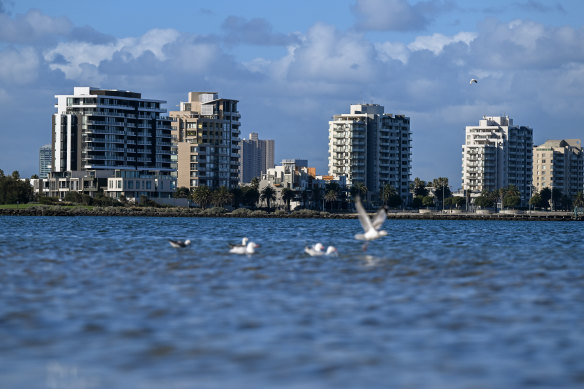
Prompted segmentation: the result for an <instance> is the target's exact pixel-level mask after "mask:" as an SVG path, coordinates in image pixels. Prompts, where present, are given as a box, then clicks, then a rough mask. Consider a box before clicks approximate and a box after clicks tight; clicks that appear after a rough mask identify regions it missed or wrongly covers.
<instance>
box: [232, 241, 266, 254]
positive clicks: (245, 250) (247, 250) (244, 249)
mask: <svg viewBox="0 0 584 389" xmlns="http://www.w3.org/2000/svg"><path fill="white" fill-rule="evenodd" d="M258 247H260V245H259V244H257V243H254V242H249V243H248V244H247V245H246V246H241V245H237V246H233V247H231V249H230V250H229V252H230V253H231V254H253V253H255V249H257V248H258Z"/></svg>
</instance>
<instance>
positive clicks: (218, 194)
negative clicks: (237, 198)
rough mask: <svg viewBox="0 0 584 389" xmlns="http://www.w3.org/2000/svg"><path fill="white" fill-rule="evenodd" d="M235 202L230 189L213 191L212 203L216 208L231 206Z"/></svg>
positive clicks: (222, 188) (224, 188) (223, 188)
mask: <svg viewBox="0 0 584 389" xmlns="http://www.w3.org/2000/svg"><path fill="white" fill-rule="evenodd" d="M232 200H233V195H232V194H231V193H230V192H229V189H227V188H226V187H224V186H222V187H220V188H218V189H216V190H214V191H213V193H212V196H211V203H213V205H214V206H216V207H222V206H224V205H226V204H229V203H230V202H231V201H232Z"/></svg>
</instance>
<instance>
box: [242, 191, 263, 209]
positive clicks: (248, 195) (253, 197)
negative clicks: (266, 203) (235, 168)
mask: <svg viewBox="0 0 584 389" xmlns="http://www.w3.org/2000/svg"><path fill="white" fill-rule="evenodd" d="M242 191H243V203H244V204H245V205H247V206H249V207H253V208H255V206H256V203H257V202H258V200H259V199H260V192H259V191H258V190H257V189H256V188H254V187H253V186H244V187H243V189H242Z"/></svg>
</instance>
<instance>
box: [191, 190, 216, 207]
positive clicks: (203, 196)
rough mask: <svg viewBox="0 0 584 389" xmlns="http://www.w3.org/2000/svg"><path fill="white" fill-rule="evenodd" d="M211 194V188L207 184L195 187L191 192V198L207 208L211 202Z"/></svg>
mask: <svg viewBox="0 0 584 389" xmlns="http://www.w3.org/2000/svg"><path fill="white" fill-rule="evenodd" d="M211 196H212V194H211V189H209V187H207V186H205V185H201V186H197V187H196V188H193V190H192V193H191V198H192V199H193V201H194V202H195V203H197V204H199V206H200V207H201V208H207V206H208V205H209V203H211Z"/></svg>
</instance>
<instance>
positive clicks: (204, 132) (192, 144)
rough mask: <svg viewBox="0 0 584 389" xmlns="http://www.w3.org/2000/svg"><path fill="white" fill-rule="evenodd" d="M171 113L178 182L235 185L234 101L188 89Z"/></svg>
mask: <svg viewBox="0 0 584 389" xmlns="http://www.w3.org/2000/svg"><path fill="white" fill-rule="evenodd" d="M188 98H189V100H188V102H181V103H180V111H172V112H170V117H171V119H172V139H173V142H175V144H176V167H177V185H178V186H179V187H186V188H194V187H197V186H208V187H209V188H219V187H222V186H223V187H226V188H234V187H236V186H237V185H238V182H239V163H240V162H239V159H240V154H239V147H240V146H239V141H240V139H239V134H240V130H239V127H240V121H239V120H240V117H241V115H240V114H239V112H238V111H237V103H238V101H237V100H232V99H220V98H219V97H218V94H217V93H215V92H189V94H188Z"/></svg>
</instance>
